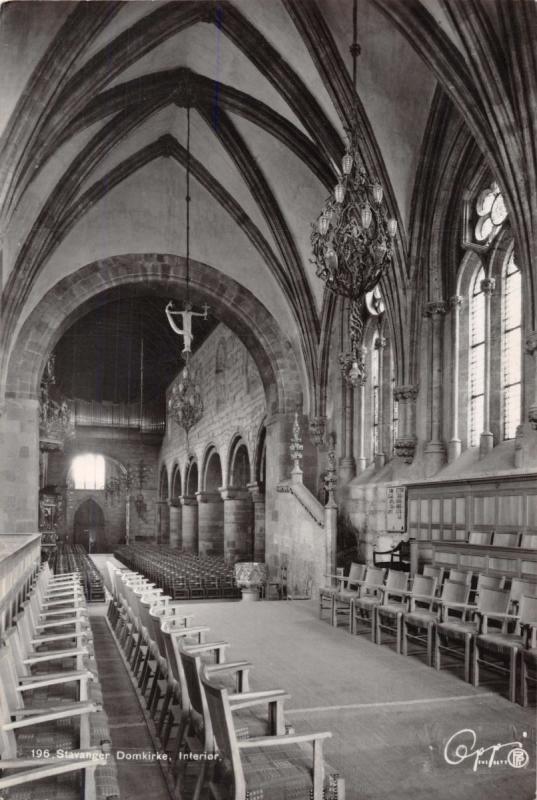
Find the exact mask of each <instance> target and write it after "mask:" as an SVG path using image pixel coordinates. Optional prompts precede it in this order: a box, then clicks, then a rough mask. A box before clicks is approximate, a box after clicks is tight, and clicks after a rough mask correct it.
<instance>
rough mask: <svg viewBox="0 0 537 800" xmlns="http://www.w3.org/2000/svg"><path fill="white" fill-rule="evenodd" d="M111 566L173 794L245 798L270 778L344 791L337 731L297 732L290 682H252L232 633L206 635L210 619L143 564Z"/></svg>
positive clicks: (117, 616)
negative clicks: (334, 763)
mask: <svg viewBox="0 0 537 800" xmlns="http://www.w3.org/2000/svg"><path fill="white" fill-rule="evenodd" d="M108 569H109V572H110V585H112V586H113V589H114V592H113V597H112V599H111V601H110V604H109V607H108V620H109V624H110V627H111V629H112V631H113V632H114V635H115V636H116V639H117V641H118V643H119V646H120V647H121V649H122V651H123V653H124V656H125V659H126V662H127V664H128V665H129V669H130V670H131V673H132V675H133V678H134V680H135V681H136V682H137V684H138V687H139V691H140V694H141V697H142V698H143V699H144V702H145V704H146V706H147V710H148V713H149V715H150V716H151V717H152V719H153V721H154V723H155V730H156V733H157V735H158V737H159V739H160V743H161V747H162V749H163V750H164V751H167V752H168V754H169V756H170V761H169V764H170V766H171V770H172V778H173V782H174V786H175V794H176V797H178V798H181V800H186V798H188V797H192V798H195V800H198V798H200V796H202V794H204V796H206V795H207V794H208V796H209V797H211V798H213V800H228V799H229V800H231V798H233V800H246V798H254V797H263V796H268V795H267V794H266V792H267V791H268V790H269V788H270V790H271V791H276V793H278V792H279V794H277V796H278V797H280V796H281V797H282V798H283V797H291V796H292V797H293V798H296V799H297V800H300V798H305V799H306V798H307V800H310V799H311V798H313V800H321V798H324V800H342V798H344V781H343V780H342V779H341V778H340V777H339V776H338V775H333V774H329V771H328V770H327V769H326V768H325V765H324V762H323V757H322V743H323V741H324V739H326V738H327V737H328V736H330V735H331V734H329V733H320V734H317V733H304V734H295V733H294V731H293V730H292V728H291V727H290V726H289V725H287V724H286V722H285V714H284V703H285V700H286V699H287V698H288V697H289V695H288V694H286V692H285V691H283V690H281V689H277V690H262V691H250V686H249V676H250V670H251V668H252V664H251V663H249V662H247V661H242V660H238V661H227V660H226V657H227V651H228V647H229V645H228V642H225V641H206V640H205V636H206V634H207V633H208V632H209V628H208V627H207V626H200V625H196V624H194V619H193V616H192V614H190V613H186V610H185V607H184V606H182V605H181V604H180V603H177V602H174V601H173V599H172V598H171V597H169V596H166V595H165V594H164V592H163V590H162V589H161V588H160V587H158V586H156V585H155V583H153V582H151V581H149V580H148V579H147V578H146V577H145V576H144V575H142V574H141V573H138V572H135V571H132V570H129V569H120V568H118V567H117V566H114V565H113V564H112V563H111V562H108ZM189 765H192V766H195V767H196V773H195V775H190V774H189V769H188V767H189ZM192 779H193V780H192ZM192 783H194V785H192ZM263 792H265V794H263ZM271 796H272V795H271Z"/></svg>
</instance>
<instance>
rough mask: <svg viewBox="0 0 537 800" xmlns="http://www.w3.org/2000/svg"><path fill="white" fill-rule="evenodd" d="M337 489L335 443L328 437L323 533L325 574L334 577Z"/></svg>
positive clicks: (335, 563)
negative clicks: (326, 494)
mask: <svg viewBox="0 0 537 800" xmlns="http://www.w3.org/2000/svg"><path fill="white" fill-rule="evenodd" d="M336 487H337V477H336V450H335V441H334V438H333V437H330V441H329V445H328V469H327V470H326V476H325V489H326V491H327V493H328V500H327V502H326V505H325V507H324V533H325V564H324V568H325V574H326V575H335V574H336V567H337V512H338V507H337V503H336V500H335V497H334V492H335V490H336Z"/></svg>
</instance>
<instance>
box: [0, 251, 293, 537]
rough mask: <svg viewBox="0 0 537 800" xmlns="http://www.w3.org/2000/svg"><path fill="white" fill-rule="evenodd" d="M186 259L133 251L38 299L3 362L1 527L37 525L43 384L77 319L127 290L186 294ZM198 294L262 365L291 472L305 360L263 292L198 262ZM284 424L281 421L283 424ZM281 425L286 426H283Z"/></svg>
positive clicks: (277, 458)
mask: <svg viewBox="0 0 537 800" xmlns="http://www.w3.org/2000/svg"><path fill="white" fill-rule="evenodd" d="M184 287H185V260H184V259H183V258H182V257H179V256H175V255H168V254H166V255H164V254H139V253H135V254H127V255H119V256H113V257H110V258H106V259H102V260H100V261H96V262H93V263H92V264H88V265H86V266H85V267H82V268H81V269H79V270H77V271H76V272H74V273H72V274H71V275H68V276H66V277H65V278H63V279H62V280H61V281H59V282H58V283H57V284H56V285H55V286H54V287H53V288H52V289H50V290H49V291H48V292H47V293H46V294H45V295H44V297H43V298H42V299H41V300H40V301H39V303H37V305H36V306H35V307H34V309H33V310H32V311H31V313H30V314H29V315H28V317H27V318H26V319H25V320H24V322H23V323H22V325H21V326H20V327H19V329H18V331H17V333H16V335H15V337H14V341H13V345H12V346H11V348H10V350H9V354H8V355H7V356H6V358H5V360H4V361H3V363H2V384H1V385H2V387H3V390H4V405H3V414H2V415H1V417H0V436H2V437H3V450H4V454H5V455H4V457H5V459H6V469H7V471H8V473H9V475H7V476H6V480H3V481H2V482H1V483H0V532H5V533H9V532H16V531H27V530H36V529H37V517H38V513H37V509H38V499H37V498H38V490H39V448H38V446H37V438H38V437H37V431H38V397H39V383H40V379H41V375H42V372H43V369H44V367H45V364H46V361H47V359H48V356H49V355H50V352H51V351H52V350H53V348H54V346H55V345H56V343H57V342H58V341H59V339H60V338H61V336H62V335H63V334H64V332H65V331H66V330H67V329H68V328H69V327H70V326H71V325H72V324H73V323H74V322H76V320H77V319H79V318H80V317H82V316H83V315H84V314H86V313H88V311H91V310H92V309H93V308H96V307H98V306H100V305H101V304H103V303H104V302H109V301H110V300H113V299H115V297H116V295H117V296H119V294H120V292H123V293H124V292H125V290H126V289H127V288H130V289H132V290H133V291H141V290H143V291H144V292H148V293H153V294H156V295H159V296H162V297H166V298H168V299H173V298H175V299H180V298H181V296H182V295H183V293H184ZM190 293H191V300H192V301H193V302H194V303H196V304H201V303H208V304H209V305H210V307H211V309H212V313H214V315H215V316H216V317H218V318H219V319H222V321H223V322H224V323H225V324H226V325H227V326H228V327H229V328H230V329H231V330H233V332H234V333H235V334H236V335H237V336H238V338H239V339H240V340H241V341H242V342H243V344H244V345H245V346H246V348H247V349H248V350H249V352H250V354H251V355H252V358H253V359H254V361H255V363H256V366H257V368H258V370H259V374H260V376H261V380H262V383H263V387H264V390H265V396H266V403H267V410H268V412H269V414H271V416H272V419H274V420H277V422H278V424H277V425H276V427H274V428H273V431H274V433H273V438H274V447H272V449H271V454H272V456H273V458H274V474H275V475H276V476H277V478H276V479H277V480H279V479H281V477H284V475H285V470H286V468H287V461H288V454H287V442H288V433H289V430H290V428H291V424H292V414H293V412H294V410H295V408H296V406H297V404H299V405H302V399H303V397H302V386H303V385H304V386H306V385H307V380H306V378H305V370H306V368H305V366H304V360H303V357H302V355H301V354H300V353H295V351H294V349H293V347H292V345H291V344H290V342H288V341H286V340H285V337H284V336H283V335H282V332H281V330H280V328H279V326H278V324H277V322H276V320H275V319H274V318H273V317H272V316H271V314H270V313H269V312H268V311H267V309H266V308H265V307H264V306H263V305H262V304H261V303H260V302H259V300H257V298H256V297H255V296H254V295H253V294H252V293H251V292H249V291H248V290H247V289H245V288H244V287H243V286H241V285H240V284H239V283H237V282H236V281H234V280H233V279H232V278H229V277H227V276H226V275H224V274H222V273H221V272H219V271H218V270H216V269H214V268H213V267H210V266H208V265H207V264H203V263H201V262H195V261H191V280H190ZM280 422H281V424H280ZM280 428H281V430H280Z"/></svg>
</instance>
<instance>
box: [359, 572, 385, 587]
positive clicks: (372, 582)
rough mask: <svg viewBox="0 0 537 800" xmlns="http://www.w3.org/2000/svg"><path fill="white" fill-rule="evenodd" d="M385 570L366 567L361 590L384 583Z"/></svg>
mask: <svg viewBox="0 0 537 800" xmlns="http://www.w3.org/2000/svg"><path fill="white" fill-rule="evenodd" d="M384 576H385V570H383V569H381V567H367V569H366V573H365V578H364V583H363V585H362V589H367V587H371V586H382V584H383V583H384Z"/></svg>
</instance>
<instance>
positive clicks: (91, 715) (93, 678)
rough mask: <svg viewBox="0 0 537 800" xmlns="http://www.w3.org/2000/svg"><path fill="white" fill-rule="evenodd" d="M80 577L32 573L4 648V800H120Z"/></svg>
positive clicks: (0, 658) (12, 613) (7, 621)
mask: <svg viewBox="0 0 537 800" xmlns="http://www.w3.org/2000/svg"><path fill="white" fill-rule="evenodd" d="M110 751H111V741H110V733H109V727H108V720H107V716H106V714H105V712H104V711H103V708H102V694H101V689H100V686H99V679H98V675H97V667H96V662H95V659H94V656H93V649H92V635H91V629H90V625H89V620H88V617H87V608H86V602H85V598H84V590H83V585H82V583H81V579H80V575H79V573H78V572H74V573H72V574H67V573H66V574H63V575H61V576H55V575H54V574H53V573H52V572H51V570H50V568H49V565H48V564H47V563H45V564H43V565H42V566H41V567H37V566H36V568H35V569H34V570H33V571H32V572H31V573H30V575H29V576H28V580H27V581H26V582H25V584H24V586H22V585H21V587H20V591H19V596H18V598H17V599H16V600H15V601H14V602H11V603H10V609H9V613H8V614H7V615H6V617H5V618H4V629H3V631H2V641H1V643H0V756H1V758H0V796H1V797H2V798H5V799H6V800H8V799H9V800H40V799H41V798H43V800H48V799H49V798H52V797H54V798H62V800H64V799H65V800H78V798H80V797H83V798H84V800H111V798H118V797H119V786H118V782H117V775H116V766H115V762H114V758H113V756H112V754H111V752H110Z"/></svg>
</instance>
